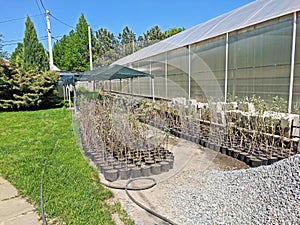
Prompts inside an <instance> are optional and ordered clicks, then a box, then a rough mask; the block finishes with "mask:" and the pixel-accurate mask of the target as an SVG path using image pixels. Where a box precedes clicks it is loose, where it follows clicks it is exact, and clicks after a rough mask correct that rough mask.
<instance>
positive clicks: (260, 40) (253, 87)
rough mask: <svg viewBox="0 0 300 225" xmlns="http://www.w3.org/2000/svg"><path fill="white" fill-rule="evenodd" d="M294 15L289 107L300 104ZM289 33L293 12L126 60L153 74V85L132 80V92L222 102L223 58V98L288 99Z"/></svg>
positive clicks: (299, 44) (299, 47)
mask: <svg viewBox="0 0 300 225" xmlns="http://www.w3.org/2000/svg"><path fill="white" fill-rule="evenodd" d="M299 15H300V13H298V14H297V40H296V55H295V73H294V84H293V85H294V86H293V110H297V109H300V106H299V102H300V16H299ZM292 36H293V14H290V15H285V16H282V17H279V18H276V19H273V20H270V21H267V22H264V23H260V24H257V25H255V26H251V27H247V28H244V29H240V30H238V31H235V32H231V33H229V34H228V39H227V36H226V35H221V36H218V37H215V38H211V39H208V40H205V41H202V42H198V43H195V44H192V45H189V46H185V47H182V48H177V49H174V50H172V51H168V52H165V53H162V54H158V55H156V56H153V57H149V58H146V59H141V60H139V61H136V62H133V63H131V64H130V65H131V66H132V67H133V68H135V69H137V70H139V71H143V72H145V73H150V74H154V75H155V79H154V88H153V89H152V83H151V79H147V78H143V79H141V78H139V79H138V80H137V79H134V87H133V92H134V93H135V94H141V95H152V90H154V95H155V96H156V97H162V98H168V99H171V98H174V97H186V98H188V97H190V98H192V99H197V100H199V101H202V102H206V101H208V100H210V99H214V100H218V101H222V100H224V97H225V80H226V79H225V78H226V62H227V65H228V67H227V93H226V94H227V97H228V96H238V97H240V98H242V97H244V96H248V97H251V96H252V95H256V96H260V97H262V98H263V99H265V100H266V101H269V102H270V101H272V99H273V97H275V96H278V97H282V98H283V99H285V100H286V101H288V98H289V85H290V74H291V53H292ZM227 40H228V42H227V43H228V44H227V45H226V41H227ZM226 47H227V51H226ZM226 53H227V54H226ZM226 55H227V57H226ZM226 58H227V60H226ZM127 84H128V85H129V82H128V83H127ZM128 85H127V86H128ZM120 86H122V88H123V91H124V92H127V91H128V90H130V88H127V87H126V84H123V85H120V84H119V86H118V85H116V87H115V88H116V89H120ZM129 93H130V92H129ZM189 95H190V96H189Z"/></svg>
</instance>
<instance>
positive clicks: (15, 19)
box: [0, 13, 45, 23]
mask: <svg viewBox="0 0 300 225" xmlns="http://www.w3.org/2000/svg"><path fill="white" fill-rule="evenodd" d="M41 15H45V13H41V14H37V15H33V16H29V17H36V16H41ZM26 18H27V17H22V18H14V19H9V20H3V21H0V23H9V22H13V21H17V20H24V19H26Z"/></svg>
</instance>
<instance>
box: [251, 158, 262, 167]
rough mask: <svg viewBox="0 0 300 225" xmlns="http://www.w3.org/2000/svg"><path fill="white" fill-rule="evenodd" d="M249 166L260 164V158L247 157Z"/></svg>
mask: <svg viewBox="0 0 300 225" xmlns="http://www.w3.org/2000/svg"><path fill="white" fill-rule="evenodd" d="M248 164H249V166H251V167H258V166H261V165H262V160H261V159H258V158H256V157H250V158H249V163H248Z"/></svg>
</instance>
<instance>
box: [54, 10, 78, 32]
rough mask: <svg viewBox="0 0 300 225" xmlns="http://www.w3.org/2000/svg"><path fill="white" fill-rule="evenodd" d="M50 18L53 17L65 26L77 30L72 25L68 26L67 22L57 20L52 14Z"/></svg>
mask: <svg viewBox="0 0 300 225" xmlns="http://www.w3.org/2000/svg"><path fill="white" fill-rule="evenodd" d="M50 16H51V17H53V19H55V20H57V21H58V22H60V23H62V24H64V25H65V26H67V27H70V28H72V29H75V27H73V26H71V25H69V24H67V23H65V22H63V21H61V20H60V19H58V18H56V17H55V16H53V15H52V14H51V13H50Z"/></svg>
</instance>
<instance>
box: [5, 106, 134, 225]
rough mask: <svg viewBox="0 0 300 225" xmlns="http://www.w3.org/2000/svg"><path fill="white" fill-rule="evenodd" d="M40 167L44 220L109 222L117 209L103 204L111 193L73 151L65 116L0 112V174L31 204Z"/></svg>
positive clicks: (68, 117)
mask: <svg viewBox="0 0 300 225" xmlns="http://www.w3.org/2000/svg"><path fill="white" fill-rule="evenodd" d="M43 165H45V172H44V175H43V198H44V210H45V213H46V218H47V220H49V219H50V218H52V219H53V218H54V219H56V220H57V221H58V222H59V221H60V222H64V223H65V224H76V225H79V224H84V225H87V224H88V225H92V224H114V222H113V221H112V219H111V216H110V214H111V213H112V211H116V210H117V211H119V210H118V209H116V208H119V206H116V207H115V209H112V208H114V207H108V206H107V205H106V204H104V203H103V200H105V199H108V198H110V197H112V193H111V192H110V191H108V190H106V189H104V188H103V187H102V186H101V185H99V184H98V183H99V182H96V181H97V180H98V175H97V171H96V170H95V169H93V168H92V167H90V166H89V165H88V163H87V161H86V159H85V158H84V156H83V154H82V152H81V150H80V148H79V147H78V145H77V143H76V140H75V138H74V132H73V127H72V114H71V112H69V111H68V110H66V109H64V108H60V109H50V110H41V111H29V112H5V113H0V175H1V176H3V177H4V178H5V179H7V180H9V181H10V182H11V183H12V184H13V185H14V186H15V187H16V188H17V189H18V191H19V193H20V194H21V195H22V196H28V197H29V199H30V200H31V201H32V202H34V203H35V205H36V206H39V202H40V194H39V193H40V180H41V174H42V168H43ZM95 180H96V181H95ZM37 208H39V207H37ZM127 221H129V222H126V223H128V224H131V223H132V221H130V220H127Z"/></svg>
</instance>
